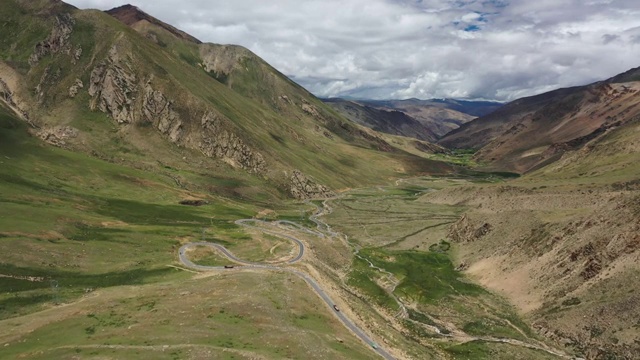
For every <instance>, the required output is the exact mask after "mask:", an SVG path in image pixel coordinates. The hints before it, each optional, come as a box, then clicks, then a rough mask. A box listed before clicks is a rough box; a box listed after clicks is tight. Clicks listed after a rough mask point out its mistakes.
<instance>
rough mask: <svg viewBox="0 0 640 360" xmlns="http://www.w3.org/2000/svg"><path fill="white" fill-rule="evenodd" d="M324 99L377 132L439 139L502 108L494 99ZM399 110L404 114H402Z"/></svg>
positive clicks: (345, 114) (352, 118)
mask: <svg viewBox="0 0 640 360" xmlns="http://www.w3.org/2000/svg"><path fill="white" fill-rule="evenodd" d="M323 101H324V102H325V103H327V104H329V105H330V106H332V107H333V108H334V109H336V110H338V111H339V112H340V113H341V114H342V115H344V116H346V117H347V118H348V119H350V120H352V121H354V122H356V123H358V124H361V125H364V126H367V127H369V128H372V129H374V130H377V131H381V132H386V133H390V134H395V135H403V136H409V137H414V138H417V139H420V140H431V141H435V140H437V139H439V138H440V137H442V136H444V135H445V134H447V133H448V132H450V131H452V130H454V129H457V128H458V127H460V125H462V124H465V123H467V122H469V121H471V120H473V119H474V118H476V117H478V116H483V115H486V114H489V113H491V112H492V111H495V110H497V109H499V108H500V107H501V106H502V105H503V104H502V103H498V102H491V101H467V100H454V99H430V100H420V99H407V100H353V99H341V98H330V99H323ZM398 113H402V114H403V116H401V115H400V114H398Z"/></svg>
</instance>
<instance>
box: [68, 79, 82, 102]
mask: <svg viewBox="0 0 640 360" xmlns="http://www.w3.org/2000/svg"><path fill="white" fill-rule="evenodd" d="M83 87H84V84H82V80H80V79H76V81H75V82H74V83H73V85H71V87H70V88H69V97H72V98H74V97H76V95H78V91H80V89H82V88H83Z"/></svg>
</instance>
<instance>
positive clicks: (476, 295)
mask: <svg viewBox="0 0 640 360" xmlns="http://www.w3.org/2000/svg"><path fill="white" fill-rule="evenodd" d="M0 11H1V12H2V14H3V16H2V19H1V20H0V23H1V24H2V26H0V252H1V253H2V254H3V255H2V256H1V257H0V289H1V291H0V329H1V330H0V358H7V359H11V358H22V359H52V358H69V359H71V358H74V359H75V358H78V359H85V358H86V359H128V358H132V359H133V358H135V359H147V358H148V359H280V358H292V359H302V358H304V359H372V358H381V357H382V358H385V359H532V360H536V359H625V360H626V359H636V358H638V354H640V322H638V319H640V293H639V292H638V291H639V290H638V289H639V288H640V267H639V266H638V264H640V180H639V179H640V161H639V160H640V107H638V104H639V103H640V76H639V75H638V74H639V70H638V69H640V68H636V69H632V70H630V71H628V72H626V73H623V74H620V75H618V76H614V77H612V78H610V79H609V80H604V81H601V82H597V83H594V84H591V85H586V86H580V87H574V88H567V89H559V90H555V91H552V92H549V93H544V94H540V95H536V96H532V97H527V98H522V99H518V100H515V101H513V102H510V103H507V104H502V103H497V102H485V101H478V102H475V101H465V100H451V99H446V100H418V99H407V100H384V101H382V100H380V101H373V100H367V101H365V100H358V101H355V100H354V101H351V100H343V99H325V100H320V99H318V98H317V97H315V96H314V95H313V94H311V93H310V92H308V91H307V90H306V89H304V88H303V87H301V86H299V85H298V84H296V83H295V82H293V81H291V80H290V79H289V78H287V77H286V76H285V75H283V74H282V73H280V72H279V71H278V70H276V69H275V68H273V67H272V66H271V65H269V64H268V63H267V62H265V61H264V60H262V59H261V58H260V57H258V56H257V55H256V54H254V53H253V52H251V51H249V50H248V49H246V48H244V47H241V46H237V45H218V44H211V43H206V42H202V41H201V40H199V39H197V38H196V37H194V36H192V35H190V34H187V33H186V32H184V31H182V30H180V29H178V28H176V27H174V26H173V25H170V24H167V23H165V22H163V21H161V20H159V19H158V18H155V17H154V16H152V15H150V14H147V13H145V12H143V11H142V10H140V9H139V8H137V7H135V6H131V5H124V6H120V7H117V8H114V9H111V10H109V11H99V10H82V9H77V8H75V7H73V6H71V5H68V4H66V3H64V2H62V1H58V0H35V1H31V0H29V1H26V0H0Z"/></svg>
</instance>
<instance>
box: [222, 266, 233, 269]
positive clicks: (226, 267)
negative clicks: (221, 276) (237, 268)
mask: <svg viewBox="0 0 640 360" xmlns="http://www.w3.org/2000/svg"><path fill="white" fill-rule="evenodd" d="M224 268H225V269H233V265H225V266H224Z"/></svg>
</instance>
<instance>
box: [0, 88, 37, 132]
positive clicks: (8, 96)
mask: <svg viewBox="0 0 640 360" xmlns="http://www.w3.org/2000/svg"><path fill="white" fill-rule="evenodd" d="M0 101H2V102H4V103H5V104H6V105H7V106H9V108H11V109H12V110H13V111H14V112H15V113H16V114H17V115H18V116H20V117H21V118H22V119H23V120H24V121H26V122H28V123H29V125H31V126H32V127H34V128H35V127H37V126H36V125H35V124H34V123H33V122H31V120H30V119H29V113H27V111H26V110H23V109H22V108H21V107H20V105H18V104H17V103H16V99H15V98H14V93H13V91H12V90H11V88H10V87H9V84H7V82H6V81H4V80H3V79H2V78H0Z"/></svg>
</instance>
